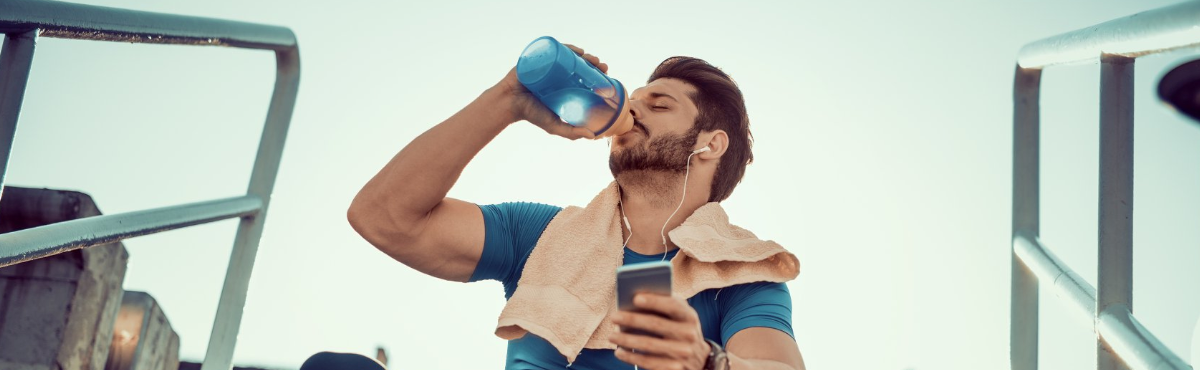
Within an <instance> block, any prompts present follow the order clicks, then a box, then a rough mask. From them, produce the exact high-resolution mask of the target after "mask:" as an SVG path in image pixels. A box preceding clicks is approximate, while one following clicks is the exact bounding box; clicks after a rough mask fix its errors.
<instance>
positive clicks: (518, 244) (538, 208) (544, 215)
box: [469, 202, 562, 299]
mask: <svg viewBox="0 0 1200 370" xmlns="http://www.w3.org/2000/svg"><path fill="white" fill-rule="evenodd" d="M479 210H480V211H481V212H483V224H484V233H485V235H484V241H483V253H482V254H481V255H480V256H479V262H478V263H477V264H476V265H475V272H474V273H472V274H471V279H470V280H469V281H480V280H497V281H500V283H501V284H503V285H504V298H506V299H507V298H509V297H511V296H512V294H513V292H515V291H516V289H517V282H518V281H520V280H521V270H522V269H524V268H525V261H526V260H527V259H529V253H531V252H533V247H534V246H535V245H537V241H538V238H541V236H542V232H543V231H545V230H546V225H548V224H550V220H551V219H553V218H554V216H555V215H557V214H558V211H560V210H562V208H559V207H555V206H551V205H546V204H540V203H527V202H517V203H500V204H489V205H480V206H479Z"/></svg>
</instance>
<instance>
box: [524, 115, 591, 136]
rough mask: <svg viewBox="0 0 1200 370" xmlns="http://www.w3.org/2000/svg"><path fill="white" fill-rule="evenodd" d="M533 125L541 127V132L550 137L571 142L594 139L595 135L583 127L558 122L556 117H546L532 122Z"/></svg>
mask: <svg viewBox="0 0 1200 370" xmlns="http://www.w3.org/2000/svg"><path fill="white" fill-rule="evenodd" d="M533 124H534V125H536V126H537V127H541V128H542V130H545V131H546V132H547V133H549V134H551V135H557V136H562V137H565V138H567V139H571V140H576V139H594V138H596V135H595V134H593V133H592V131H591V130H588V129H586V128H583V127H575V126H571V125H570V124H568V123H566V122H563V121H561V120H559V119H558V117H557V116H554V117H548V118H547V119H544V120H539V122H533Z"/></svg>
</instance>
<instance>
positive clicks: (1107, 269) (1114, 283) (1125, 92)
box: [1095, 20, 1194, 370]
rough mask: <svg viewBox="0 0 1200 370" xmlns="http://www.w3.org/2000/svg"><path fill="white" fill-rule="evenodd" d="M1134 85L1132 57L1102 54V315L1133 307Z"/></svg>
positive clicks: (1101, 363) (1102, 359)
mask: <svg viewBox="0 0 1200 370" xmlns="http://www.w3.org/2000/svg"><path fill="white" fill-rule="evenodd" d="M1193 21H1194V20H1193ZM1133 88H1134V87H1133V58H1129V57H1123V56H1118V55H1105V56H1103V57H1101V64H1100V197H1099V198H1100V200H1099V202H1100V207H1099V209H1100V216H1099V232H1100V235H1099V245H1098V253H1099V258H1098V262H1099V266H1098V268H1097V273H1098V274H1099V279H1098V284H1097V285H1098V289H1097V290H1096V293H1097V294H1096V311H1095V312H1096V313H1097V314H1098V313H1101V312H1104V310H1106V309H1107V308H1108V307H1109V306H1111V305H1124V306H1125V307H1128V308H1129V309H1130V310H1132V309H1133V91H1134V90H1133ZM1096 319H1097V320H1098V319H1099V316H1097V317H1096ZM1096 348H1097V352H1096V356H1097V357H1096V361H1097V368H1098V369H1100V370H1119V369H1127V367H1125V366H1124V364H1123V363H1122V362H1121V361H1120V359H1118V358H1117V357H1116V356H1115V355H1114V354H1113V353H1112V349H1111V347H1109V346H1108V345H1107V344H1106V343H1104V341H1103V340H1101V339H1100V338H1097V340H1096Z"/></svg>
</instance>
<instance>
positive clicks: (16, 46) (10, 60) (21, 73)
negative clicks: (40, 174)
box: [0, 30, 37, 196]
mask: <svg viewBox="0 0 1200 370" xmlns="http://www.w3.org/2000/svg"><path fill="white" fill-rule="evenodd" d="M35 44H37V30H30V31H25V32H20V33H10V34H5V35H4V47H3V51H0V196H4V175H5V174H6V173H8V157H9V155H11V154H12V144H13V139H15V138H16V134H17V118H18V117H20V116H21V102H22V101H24V100H25V84H26V83H27V82H29V69H30V67H31V66H32V65H33V48H34V45H35Z"/></svg>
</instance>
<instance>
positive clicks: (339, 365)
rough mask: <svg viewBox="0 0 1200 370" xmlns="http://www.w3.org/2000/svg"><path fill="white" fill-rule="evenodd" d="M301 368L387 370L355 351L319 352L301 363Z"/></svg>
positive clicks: (317, 369)
mask: <svg viewBox="0 0 1200 370" xmlns="http://www.w3.org/2000/svg"><path fill="white" fill-rule="evenodd" d="M300 370H386V368H384V367H383V365H380V364H379V362H377V361H375V360H372V359H370V358H369V357H367V356H363V355H359V354H354V353H335V352H319V353H317V354H315V355H312V357H309V358H308V360H305V361H304V364H303V365H300Z"/></svg>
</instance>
